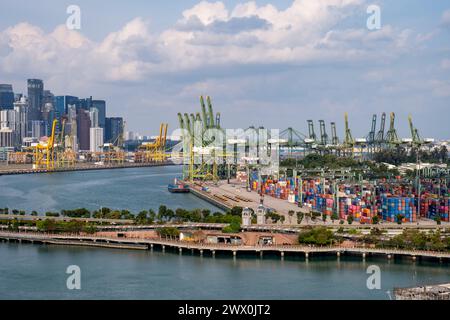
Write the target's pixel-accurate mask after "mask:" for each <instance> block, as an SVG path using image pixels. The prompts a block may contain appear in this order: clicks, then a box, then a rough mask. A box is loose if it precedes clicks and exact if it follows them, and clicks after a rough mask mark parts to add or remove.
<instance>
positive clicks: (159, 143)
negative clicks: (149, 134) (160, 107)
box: [136, 123, 169, 162]
mask: <svg viewBox="0 0 450 320" xmlns="http://www.w3.org/2000/svg"><path fill="white" fill-rule="evenodd" d="M168 128H169V125H168V124H167V123H161V125H160V126H159V135H158V136H157V137H156V139H155V141H153V142H149V143H142V144H141V145H140V146H139V151H138V152H137V153H136V162H163V161H165V160H166V157H167V155H166V143H167V130H168Z"/></svg>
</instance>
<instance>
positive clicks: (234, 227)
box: [222, 219, 241, 233]
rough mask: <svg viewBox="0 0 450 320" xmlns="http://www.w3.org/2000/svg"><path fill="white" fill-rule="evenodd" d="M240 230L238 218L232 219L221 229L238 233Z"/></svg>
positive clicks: (225, 231)
mask: <svg viewBox="0 0 450 320" xmlns="http://www.w3.org/2000/svg"><path fill="white" fill-rule="evenodd" d="M240 231H241V222H240V220H237V219H235V220H233V221H231V223H230V224H229V225H228V226H226V227H225V228H223V229H222V232H223V233H238V232H240Z"/></svg>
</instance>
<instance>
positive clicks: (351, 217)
mask: <svg viewBox="0 0 450 320" xmlns="http://www.w3.org/2000/svg"><path fill="white" fill-rule="evenodd" d="M347 223H348V224H352V223H353V216H352V215H349V216H348V217H347Z"/></svg>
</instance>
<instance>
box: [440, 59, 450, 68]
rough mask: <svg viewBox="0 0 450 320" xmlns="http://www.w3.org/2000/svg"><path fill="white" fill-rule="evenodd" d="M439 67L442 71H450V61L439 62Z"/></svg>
mask: <svg viewBox="0 0 450 320" xmlns="http://www.w3.org/2000/svg"><path fill="white" fill-rule="evenodd" d="M441 67H442V69H445V70H447V69H450V59H444V60H442V61H441Z"/></svg>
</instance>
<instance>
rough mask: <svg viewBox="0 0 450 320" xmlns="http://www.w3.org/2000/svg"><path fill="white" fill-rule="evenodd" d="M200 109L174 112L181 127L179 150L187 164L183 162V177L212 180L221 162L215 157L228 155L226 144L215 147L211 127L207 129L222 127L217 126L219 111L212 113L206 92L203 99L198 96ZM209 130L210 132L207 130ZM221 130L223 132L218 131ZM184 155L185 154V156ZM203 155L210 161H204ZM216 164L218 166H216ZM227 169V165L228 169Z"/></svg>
mask: <svg viewBox="0 0 450 320" xmlns="http://www.w3.org/2000/svg"><path fill="white" fill-rule="evenodd" d="M200 106H201V113H197V114H196V115H194V114H193V113H191V114H187V113H185V114H184V115H182V114H181V113H179V114H178V121H179V124H180V129H182V130H183V136H182V139H183V142H182V144H183V147H182V148H183V154H184V158H185V159H189V160H188V162H189V163H188V164H187V163H186V162H185V163H184V166H183V178H184V179H188V180H190V181H193V180H213V181H217V180H218V179H219V170H221V169H223V166H221V165H223V164H224V163H217V160H216V159H218V158H222V159H223V158H224V157H228V156H232V155H230V154H227V152H226V151H225V150H226V145H225V144H224V145H223V147H222V148H219V149H217V150H216V149H215V147H213V143H214V140H215V137H214V133H213V131H214V130H213V131H209V129H218V130H222V129H221V127H220V113H217V114H216V116H215V117H214V111H213V106H212V102H211V98H210V97H209V96H207V97H206V104H205V99H204V98H203V96H201V97H200ZM209 133H211V134H209ZM222 133H223V132H222ZM186 155H188V156H187V157H186ZM205 158H208V159H210V161H205ZM219 166H220V168H219ZM228 170H230V169H228Z"/></svg>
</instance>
